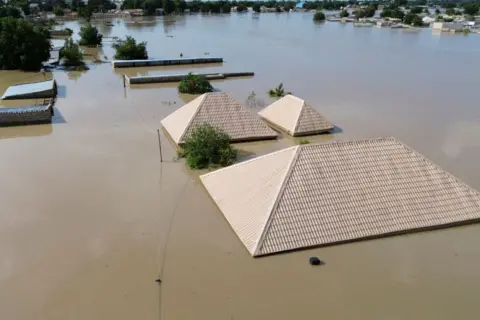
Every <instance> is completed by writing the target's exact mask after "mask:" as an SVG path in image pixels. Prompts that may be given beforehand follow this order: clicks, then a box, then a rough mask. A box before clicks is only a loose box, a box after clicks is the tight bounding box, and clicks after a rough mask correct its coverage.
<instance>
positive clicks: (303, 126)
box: [258, 95, 333, 136]
mask: <svg viewBox="0 0 480 320" xmlns="http://www.w3.org/2000/svg"><path fill="white" fill-rule="evenodd" d="M258 114H259V115H260V117H262V118H264V119H265V120H267V121H268V122H270V123H271V124H273V125H274V126H276V127H279V128H280V129H282V130H284V131H286V132H288V133H289V134H290V135H293V136H302V135H310V134H316V133H323V132H328V131H330V130H333V125H332V124H331V123H330V122H329V121H328V120H327V119H325V118H324V117H323V116H322V115H321V114H320V113H319V112H318V111H316V110H315V109H314V108H313V107H312V106H311V105H310V104H308V103H307V102H306V101H305V100H303V99H300V98H298V97H295V96H293V95H286V96H285V97H283V98H281V99H279V100H277V101H275V102H274V103H272V104H271V105H269V106H268V107H266V108H265V109H263V110H261V111H260V112H259V113H258Z"/></svg>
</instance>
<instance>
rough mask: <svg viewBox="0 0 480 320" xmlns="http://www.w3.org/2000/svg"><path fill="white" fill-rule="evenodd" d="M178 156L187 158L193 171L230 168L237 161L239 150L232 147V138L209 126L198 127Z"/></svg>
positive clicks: (192, 132) (189, 135) (190, 134)
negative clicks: (220, 167) (217, 167)
mask: <svg viewBox="0 0 480 320" xmlns="http://www.w3.org/2000/svg"><path fill="white" fill-rule="evenodd" d="M178 156H179V157H181V158H186V160H187V164H188V166H189V167H190V168H192V169H204V168H208V167H212V166H229V165H231V164H233V163H235V161H236V159H237V150H236V149H234V148H232V146H231V145H230V137H229V136H228V134H226V133H225V132H223V131H222V130H220V129H218V128H215V127H213V126H211V125H209V124H202V125H197V126H195V127H194V128H193V130H192V131H191V132H190V133H189V134H188V135H187V137H186V138H185V142H184V143H183V145H182V149H181V150H180V151H179V152H178Z"/></svg>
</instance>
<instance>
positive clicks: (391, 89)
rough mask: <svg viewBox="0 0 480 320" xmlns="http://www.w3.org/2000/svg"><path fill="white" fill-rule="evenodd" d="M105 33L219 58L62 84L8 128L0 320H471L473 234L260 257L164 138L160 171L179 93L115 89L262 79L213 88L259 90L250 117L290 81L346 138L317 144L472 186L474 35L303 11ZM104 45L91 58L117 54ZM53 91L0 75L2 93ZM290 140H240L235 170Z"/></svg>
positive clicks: (97, 74) (476, 250)
mask: <svg viewBox="0 0 480 320" xmlns="http://www.w3.org/2000/svg"><path fill="white" fill-rule="evenodd" d="M65 26H67V27H70V28H72V29H74V30H78V29H79V25H78V24H77V23H76V22H73V23H67V24H66V25H65ZM99 28H100V30H101V32H102V33H103V34H104V35H105V36H106V37H112V36H124V35H125V34H129V35H133V36H134V37H135V38H136V39H137V40H140V41H143V40H144V41H148V49H149V54H150V56H151V57H157V58H164V57H165V58H169V57H177V56H179V54H180V53H183V55H184V56H185V57H193V56H204V55H205V53H207V55H208V53H209V55H210V56H220V57H224V59H225V62H224V63H223V65H220V66H218V65H216V66H200V67H188V68H167V69H166V68H151V69H125V70H123V69H122V70H116V71H114V70H113V69H112V67H111V65H110V64H99V65H93V64H92V65H91V70H90V71H88V72H82V73H79V72H63V71H55V72H54V73H53V76H54V77H55V78H56V79H57V81H58V84H59V98H58V100H57V103H56V106H55V108H56V110H55V111H56V115H55V119H54V123H53V124H52V125H39V126H29V127H16V128H1V129H0V139H1V140H0V157H1V158H0V159H1V161H0V170H1V178H2V181H1V183H0V203H1V210H0V228H1V231H0V318H1V319H22V320H23V319H38V320H46V319H49V320H51V319H62V320H64V319H102V320H104V319H117V320H122V319H175V320H180V319H208V320H213V319H235V320H238V319H279V320H280V319H319V318H324V319H427V318H428V319H452V318H460V319H470V318H474V317H475V315H476V314H477V307H478V297H479V296H480V287H479V286H478V283H479V282H480V273H478V264H479V263H480V247H479V246H478V243H479V242H480V226H468V227H461V228H454V229H448V230H443V231H434V232H426V233H421V234H413V235H407V236H398V237H392V238H387V239H381V240H373V241H365V242H360V243H354V244H346V245H341V246H333V247H327V248H319V249H314V250H306V251H301V252H296V253H288V254H282V255H276V256H270V257H266V258H259V259H253V258H251V257H250V256H249V254H248V252H247V251H246V250H245V249H244V247H243V246H242V244H241V243H240V241H239V240H238V239H237V237H236V236H235V234H234V233H233V232H232V230H231V229H230V228H229V226H228V224H227V222H226V221H225V219H224V218H223V217H222V215H221V213H220V212H219V211H218V209H217V208H216V207H215V205H214V203H213V202H212V201H211V199H210V198H209V196H208V195H207V193H206V191H205V190H204V188H203V187H202V185H201V183H200V182H199V179H198V174H199V173H197V172H191V171H190V170H189V169H187V167H186V166H185V164H184V163H183V162H181V161H180V162H178V161H173V160H172V159H173V158H174V155H175V151H174V148H173V147H172V145H171V143H170V141H169V140H168V139H166V137H165V136H164V134H163V132H162V149H163V157H164V159H165V162H163V163H160V161H159V149H158V141H157V132H156V130H157V128H159V125H160V120H161V119H162V118H163V117H165V116H167V115H168V114H170V113H171V112H173V111H174V110H176V109H177V108H179V107H180V106H182V105H183V104H184V102H187V101H190V100H191V99H192V98H193V97H192V96H179V95H178V94H177V92H176V89H175V85H149V86H142V87H133V88H126V89H124V88H123V85H122V79H121V77H122V74H123V73H127V74H129V75H135V74H160V73H163V72H165V73H167V72H168V73H176V72H179V73H180V72H187V71H192V70H193V71H207V70H208V71H210V70H224V71H227V72H236V71H254V72H256V75H255V77H252V78H244V79H232V80H225V81H215V82H214V86H215V87H216V88H217V89H218V90H224V91H228V92H230V93H231V94H232V95H233V97H234V98H236V99H238V100H240V101H243V102H245V101H246V100H247V97H248V95H249V94H250V93H251V92H252V91H254V92H255V93H256V95H257V104H256V106H255V107H253V108H252V111H256V110H259V109H260V107H261V105H263V104H268V103H270V102H271V100H270V99H269V98H268V97H267V96H266V94H265V92H266V91H267V90H268V89H269V88H271V87H274V86H276V85H277V84H278V83H279V82H281V81H283V82H284V84H285V87H286V89H287V90H289V91H293V93H295V94H296V95H298V96H300V97H302V98H304V99H306V100H308V101H310V102H311V103H312V104H313V105H314V106H316V107H317V108H318V110H320V111H321V112H322V113H323V114H324V115H325V116H326V117H328V118H329V119H330V120H331V121H332V122H334V123H335V124H336V125H337V126H338V128H337V130H336V133H335V134H334V135H323V136H318V137H314V138H310V139H309V140H311V141H323V142H328V141H331V140H333V139H363V138H371V137H378V136H395V137H397V138H399V139H400V140H402V141H403V142H405V143H407V144H409V145H410V146H412V147H413V148H414V149H416V150H418V151H419V152H421V153H423V154H425V155H426V156H427V157H429V158H430V159H432V160H433V161H434V162H436V163H438V164H439V165H441V166H442V167H444V168H445V169H446V170H448V171H450V172H452V173H453V174H455V175H456V176H458V177H459V178H460V179H462V180H464V181H466V182H467V183H468V184H470V185H471V186H472V187H474V188H477V189H480V170H478V164H479V163H480V110H479V104H478V99H479V91H478V89H479V88H478V83H479V76H478V75H479V71H480V69H479V64H478V57H479V56H480V38H479V37H478V36H475V35H469V36H451V35H432V33H431V30H422V31H419V32H406V31H402V30H385V29H377V28H354V27H353V26H352V25H342V24H337V23H325V24H320V25H319V24H314V23H312V17H311V14H301V13H291V14H271V15H268V14H265V15H261V16H260V17H259V18H258V19H256V18H253V17H252V15H250V14H245V15H235V14H232V15H231V16H226V15H225V16H187V17H180V18H175V19H172V18H169V19H168V20H159V21H158V22H157V23H156V24H149V25H138V26H137V25H129V26H126V25H125V24H124V23H123V22H119V23H117V22H115V26H114V27H106V26H104V25H103V24H99ZM167 35H170V36H173V37H167ZM108 41H109V39H105V42H106V45H105V47H104V48H103V49H102V50H100V51H99V52H93V53H91V54H94V55H97V57H99V58H100V59H104V56H106V57H107V59H110V58H111V56H112V53H113V51H112V49H111V48H110V47H109V46H108V45H107V42H108ZM46 76H47V77H51V76H52V74H47V75H46ZM43 78H44V75H42V74H32V73H20V72H7V71H2V72H0V92H3V91H4V90H5V89H6V88H7V86H9V85H12V84H14V83H17V82H25V81H33V80H41V79H43ZM27 103H34V101H19V102H2V105H3V106H12V105H22V104H27ZM294 143H295V141H293V140H292V139H290V138H286V137H283V138H281V139H279V140H277V141H269V142H260V143H259V142H257V143H246V144H241V145H238V148H240V149H241V151H242V157H241V159H240V160H244V159H246V158H249V157H253V156H256V155H260V154H265V153H268V152H270V151H274V150H278V149H281V148H283V147H285V146H289V145H293V144H294ZM310 256H318V257H319V258H320V259H322V260H324V261H325V262H326V265H324V266H322V267H311V266H310V265H309V264H308V258H309V257H310ZM159 276H160V277H161V280H162V284H161V286H159V285H158V284H156V283H155V282H154V280H155V279H157V278H158V277H159ZM160 288H161V289H160Z"/></svg>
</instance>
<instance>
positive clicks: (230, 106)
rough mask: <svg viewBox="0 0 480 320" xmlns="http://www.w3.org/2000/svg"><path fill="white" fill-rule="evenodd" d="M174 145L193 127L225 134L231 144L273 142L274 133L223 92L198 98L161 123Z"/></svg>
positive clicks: (182, 139) (180, 141)
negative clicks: (213, 129) (207, 125)
mask: <svg viewBox="0 0 480 320" xmlns="http://www.w3.org/2000/svg"><path fill="white" fill-rule="evenodd" d="M161 123H162V125H163V127H164V128H165V130H167V132H168V133H169V135H170V137H171V138H172V139H173V141H174V142H175V143H177V144H182V143H183V142H184V140H185V138H186V137H188V135H189V134H190V133H191V132H192V129H193V128H194V127H195V126H196V125H201V124H209V125H211V126H214V127H216V128H219V129H221V130H223V131H224V132H225V133H227V134H228V135H229V136H230V138H231V141H232V142H242V141H254V140H267V139H275V138H276V137H277V136H278V135H277V133H276V132H275V131H274V130H272V129H271V128H269V127H268V126H267V125H266V124H264V123H263V122H262V121H261V120H260V118H258V117H257V116H256V115H254V114H252V113H251V112H250V111H249V110H247V108H245V107H244V106H243V105H241V104H240V103H238V102H237V101H235V100H234V99H233V98H232V97H231V96H230V95H229V94H227V93H225V92H210V93H205V94H202V95H201V96H199V97H198V98H196V99H194V100H192V101H191V102H189V103H187V104H186V105H184V106H183V107H181V108H180V109H178V110H176V111H175V112H173V113H172V114H170V115H169V116H168V117H166V118H165V119H163V120H162V121H161Z"/></svg>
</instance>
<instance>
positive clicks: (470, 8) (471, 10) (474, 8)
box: [463, 3, 480, 16]
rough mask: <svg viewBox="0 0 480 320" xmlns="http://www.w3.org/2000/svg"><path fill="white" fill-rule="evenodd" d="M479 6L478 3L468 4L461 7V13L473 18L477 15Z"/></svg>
mask: <svg viewBox="0 0 480 320" xmlns="http://www.w3.org/2000/svg"><path fill="white" fill-rule="evenodd" d="M479 6H480V5H479V4H478V3H468V4H465V5H464V6H463V12H464V13H465V14H468V15H470V16H474V15H476V14H477V12H478V10H479Z"/></svg>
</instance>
